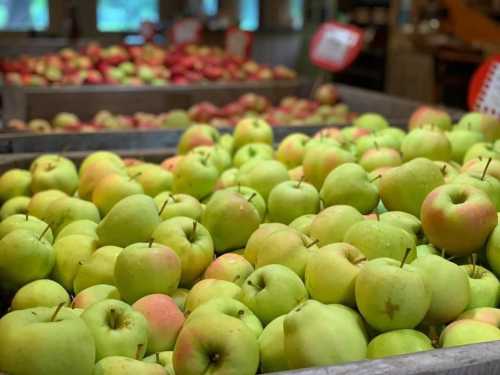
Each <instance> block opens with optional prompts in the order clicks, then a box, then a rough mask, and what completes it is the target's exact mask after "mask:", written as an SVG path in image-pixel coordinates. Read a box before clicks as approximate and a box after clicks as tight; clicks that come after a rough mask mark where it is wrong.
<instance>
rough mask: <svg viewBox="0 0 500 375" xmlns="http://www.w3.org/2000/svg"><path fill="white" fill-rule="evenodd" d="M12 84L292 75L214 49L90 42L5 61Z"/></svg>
mask: <svg viewBox="0 0 500 375" xmlns="http://www.w3.org/2000/svg"><path fill="white" fill-rule="evenodd" d="M0 72H1V73H3V75H4V81H5V83H7V84H11V85H24V86H50V85H104V84H110V85H116V84H122V85H131V86H137V85H166V84H169V83H172V84H178V85H184V84H190V83H201V82H208V81H221V82H222V81H266V80H287V79H295V78H296V77H297V74H296V73H295V71H293V70H291V69H289V68H287V67H285V66H283V65H278V66H275V67H269V66H266V65H263V64H258V63H257V62H255V61H253V60H250V59H243V58H240V57H236V56H233V55H230V54H228V53H226V52H225V51H224V50H223V49H221V48H218V47H209V46H203V45H200V46H198V45H183V46H170V47H168V48H163V47H160V46H157V45H153V44H146V45H143V46H129V45H111V46H109V47H102V46H100V45H99V44H98V43H95V42H93V43H89V44H88V45H87V46H85V47H83V48H82V49H81V50H80V51H77V50H75V49H72V48H63V49H61V50H60V51H58V52H54V53H48V54H45V55H43V56H28V55H24V56H20V57H17V58H7V59H5V60H3V61H2V62H1V64H0Z"/></svg>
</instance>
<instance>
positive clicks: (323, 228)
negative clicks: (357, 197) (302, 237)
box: [309, 205, 363, 247]
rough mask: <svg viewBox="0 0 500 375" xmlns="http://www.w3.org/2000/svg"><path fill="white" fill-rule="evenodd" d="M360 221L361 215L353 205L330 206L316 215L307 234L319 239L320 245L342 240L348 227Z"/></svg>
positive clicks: (361, 219)
mask: <svg viewBox="0 0 500 375" xmlns="http://www.w3.org/2000/svg"><path fill="white" fill-rule="evenodd" d="M361 221H363V215H361V213H360V212H359V211H358V210H356V209H355V208H354V207H351V206H346V205H338V206H331V207H328V208H326V209H324V210H323V211H321V212H320V213H319V214H318V215H316V217H315V218H314V219H313V221H312V223H311V226H310V228H309V233H310V234H309V235H310V236H311V238H313V239H315V240H318V241H319V242H318V246H320V247H321V246H325V245H328V244H330V243H335V242H342V241H343V240H344V237H345V235H346V233H347V231H348V230H349V228H351V227H352V226H353V225H355V224H356V223H358V222H361Z"/></svg>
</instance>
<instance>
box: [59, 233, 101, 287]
mask: <svg viewBox="0 0 500 375" xmlns="http://www.w3.org/2000/svg"><path fill="white" fill-rule="evenodd" d="M75 244H78V246H75ZM96 248H97V241H96V240H95V239H94V238H92V237H87V236H84V235H81V234H72V235H70V236H66V237H63V238H61V239H59V240H57V241H56V242H55V243H54V253H55V264H54V268H53V270H52V274H51V278H52V279H53V280H55V281H57V282H58V283H59V284H61V285H62V286H63V287H65V288H66V289H67V290H68V291H72V290H73V281H74V280H75V277H76V275H77V273H78V271H79V269H80V267H81V266H82V265H83V264H84V262H85V261H86V260H87V259H88V258H89V257H90V256H91V254H92V253H93V252H94V250H95V249H96ZM75 292H78V291H75Z"/></svg>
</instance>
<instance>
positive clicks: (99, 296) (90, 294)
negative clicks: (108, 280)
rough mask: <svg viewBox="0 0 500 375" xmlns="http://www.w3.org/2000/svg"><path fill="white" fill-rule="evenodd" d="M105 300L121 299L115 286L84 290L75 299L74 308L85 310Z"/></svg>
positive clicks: (101, 285)
mask: <svg viewBox="0 0 500 375" xmlns="http://www.w3.org/2000/svg"><path fill="white" fill-rule="evenodd" d="M105 299H118V300H119V299H120V292H118V289H116V287H115V286H113V285H106V284H98V285H93V286H91V287H89V288H87V289H84V290H82V291H81V292H80V293H78V294H77V295H76V296H75V298H74V299H73V303H72V305H73V308H75V309H83V310H85V309H86V308H87V307H90V306H92V305H93V304H94V303H97V302H100V301H104V300H105Z"/></svg>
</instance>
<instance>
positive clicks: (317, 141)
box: [302, 136, 342, 160]
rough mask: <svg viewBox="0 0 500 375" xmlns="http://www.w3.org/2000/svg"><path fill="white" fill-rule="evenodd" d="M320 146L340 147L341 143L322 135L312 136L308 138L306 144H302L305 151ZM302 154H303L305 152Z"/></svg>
mask: <svg viewBox="0 0 500 375" xmlns="http://www.w3.org/2000/svg"><path fill="white" fill-rule="evenodd" d="M321 146H326V147H342V143H341V140H338V139H334V138H330V137H324V136H319V137H314V138H313V139H310V140H309V142H307V143H306V145H305V146H304V147H305V152H307V151H309V150H312V149H314V148H317V147H321ZM303 156H305V153H304V155H303ZM302 160H304V157H302Z"/></svg>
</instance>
